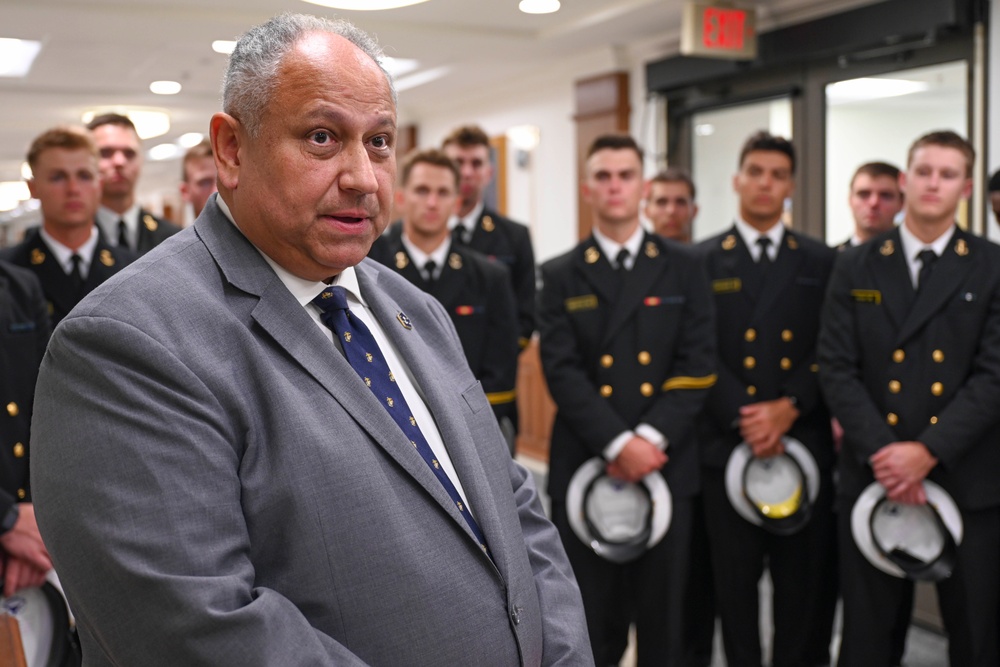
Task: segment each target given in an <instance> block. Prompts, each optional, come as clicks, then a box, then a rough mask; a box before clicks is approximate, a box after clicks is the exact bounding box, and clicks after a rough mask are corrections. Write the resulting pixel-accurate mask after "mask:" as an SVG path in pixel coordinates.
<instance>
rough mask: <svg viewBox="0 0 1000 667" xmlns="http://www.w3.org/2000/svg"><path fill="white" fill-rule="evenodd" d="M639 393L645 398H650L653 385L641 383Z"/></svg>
mask: <svg viewBox="0 0 1000 667" xmlns="http://www.w3.org/2000/svg"><path fill="white" fill-rule="evenodd" d="M639 392H640V393H642V395H643V396H647V397H648V396H652V395H653V385H651V384H650V383H648V382H643V383H642V385H640V386H639Z"/></svg>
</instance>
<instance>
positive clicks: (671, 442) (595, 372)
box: [538, 234, 715, 501]
mask: <svg viewBox="0 0 1000 667" xmlns="http://www.w3.org/2000/svg"><path fill="white" fill-rule="evenodd" d="M542 279H543V283H542V289H541V292H540V295H539V309H538V325H539V333H540V335H541V357H542V366H543V369H544V371H545V379H546V382H547V383H548V387H549V391H550V392H551V393H552V397H553V398H554V399H555V402H556V406H557V408H558V411H557V413H556V419H555V424H554V425H553V428H552V449H551V455H550V461H549V494H550V495H551V496H552V498H553V499H554V500H559V501H561V500H563V499H564V498H565V495H566V490H567V487H568V485H569V480H570V478H571V477H572V476H573V473H574V472H576V470H577V468H579V467H580V465H582V464H583V463H584V462H585V461H587V460H588V459H590V458H592V457H595V456H601V454H602V451H603V449H604V448H605V447H606V446H607V445H608V444H609V443H610V442H611V441H612V440H613V439H614V438H615V437H617V436H618V435H619V434H621V433H622V432H624V431H626V430H629V429H634V428H635V427H636V426H638V425H639V424H642V423H646V424H649V425H650V426H652V427H653V428H655V429H657V430H658V431H659V432H660V433H662V434H663V435H664V436H665V437H666V438H667V441H668V448H667V454H668V456H669V457H670V460H669V462H668V463H667V465H666V466H664V468H663V469H662V473H663V475H664V477H665V478H666V480H667V483H668V485H669V486H670V490H671V493H672V494H673V495H675V496H677V497H686V496H691V495H693V494H694V493H696V492H697V490H698V488H699V485H698V481H699V476H698V454H697V450H696V448H695V444H694V418H695V415H696V414H697V413H698V411H699V410H700V409H701V407H702V403H703V402H704V399H705V395H706V392H707V390H708V388H709V387H710V386H711V385H712V383H713V382H714V381H715V368H714V367H715V347H714V340H715V337H714V336H713V331H714V325H713V317H712V303H711V297H710V294H709V290H708V282H707V281H706V279H705V274H704V271H703V270H702V268H701V266H700V265H699V263H698V258H697V256H696V255H695V254H694V253H693V252H692V250H691V249H689V248H686V247H684V246H681V245H679V244H677V243H673V242H671V241H666V240H664V239H661V238H659V237H657V236H654V235H652V234H646V235H645V236H644V238H643V241H642V246H641V250H640V252H639V254H638V256H637V257H636V260H635V264H634V266H633V267H632V269H631V270H630V271H624V272H622V273H621V274H619V272H617V271H616V270H615V269H614V268H612V265H611V263H610V261H609V259H608V258H607V257H605V256H604V254H603V253H602V252H601V250H600V247H599V246H598V245H597V243H596V242H595V240H594V238H593V237H591V238H589V239H587V240H586V241H584V242H582V243H581V244H580V245H578V246H577V247H576V248H574V249H572V250H571V251H569V252H568V253H566V254H564V255H562V256H560V257H557V258H555V259H552V260H550V261H548V262H546V263H545V264H544V265H543V266H542Z"/></svg>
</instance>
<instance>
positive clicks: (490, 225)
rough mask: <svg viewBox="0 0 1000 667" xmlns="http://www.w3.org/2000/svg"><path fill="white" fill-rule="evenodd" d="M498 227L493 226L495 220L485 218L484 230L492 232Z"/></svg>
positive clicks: (488, 217) (486, 216)
mask: <svg viewBox="0 0 1000 667" xmlns="http://www.w3.org/2000/svg"><path fill="white" fill-rule="evenodd" d="M496 228H497V226H496V225H494V224H493V218H491V217H490V216H488V215H484V216H483V229H485V230H486V231H488V232H492V231H493V230H494V229H496Z"/></svg>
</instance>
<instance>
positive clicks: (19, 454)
mask: <svg viewBox="0 0 1000 667" xmlns="http://www.w3.org/2000/svg"><path fill="white" fill-rule="evenodd" d="M23 457H24V445H23V444H21V443H20V442H19V443H17V444H16V445H14V458H18V459H20V458H23Z"/></svg>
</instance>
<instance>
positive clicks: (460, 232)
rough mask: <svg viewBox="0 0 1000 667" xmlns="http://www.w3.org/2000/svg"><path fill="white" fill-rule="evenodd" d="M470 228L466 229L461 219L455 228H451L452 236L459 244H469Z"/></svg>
mask: <svg viewBox="0 0 1000 667" xmlns="http://www.w3.org/2000/svg"><path fill="white" fill-rule="evenodd" d="M467 233H468V230H466V229H465V225H463V224H462V221H461V220H459V221H458V224H457V225H455V229H453V230H451V238H452V240H453V241H455V243H457V244H458V245H468V239H466V234H467Z"/></svg>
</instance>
